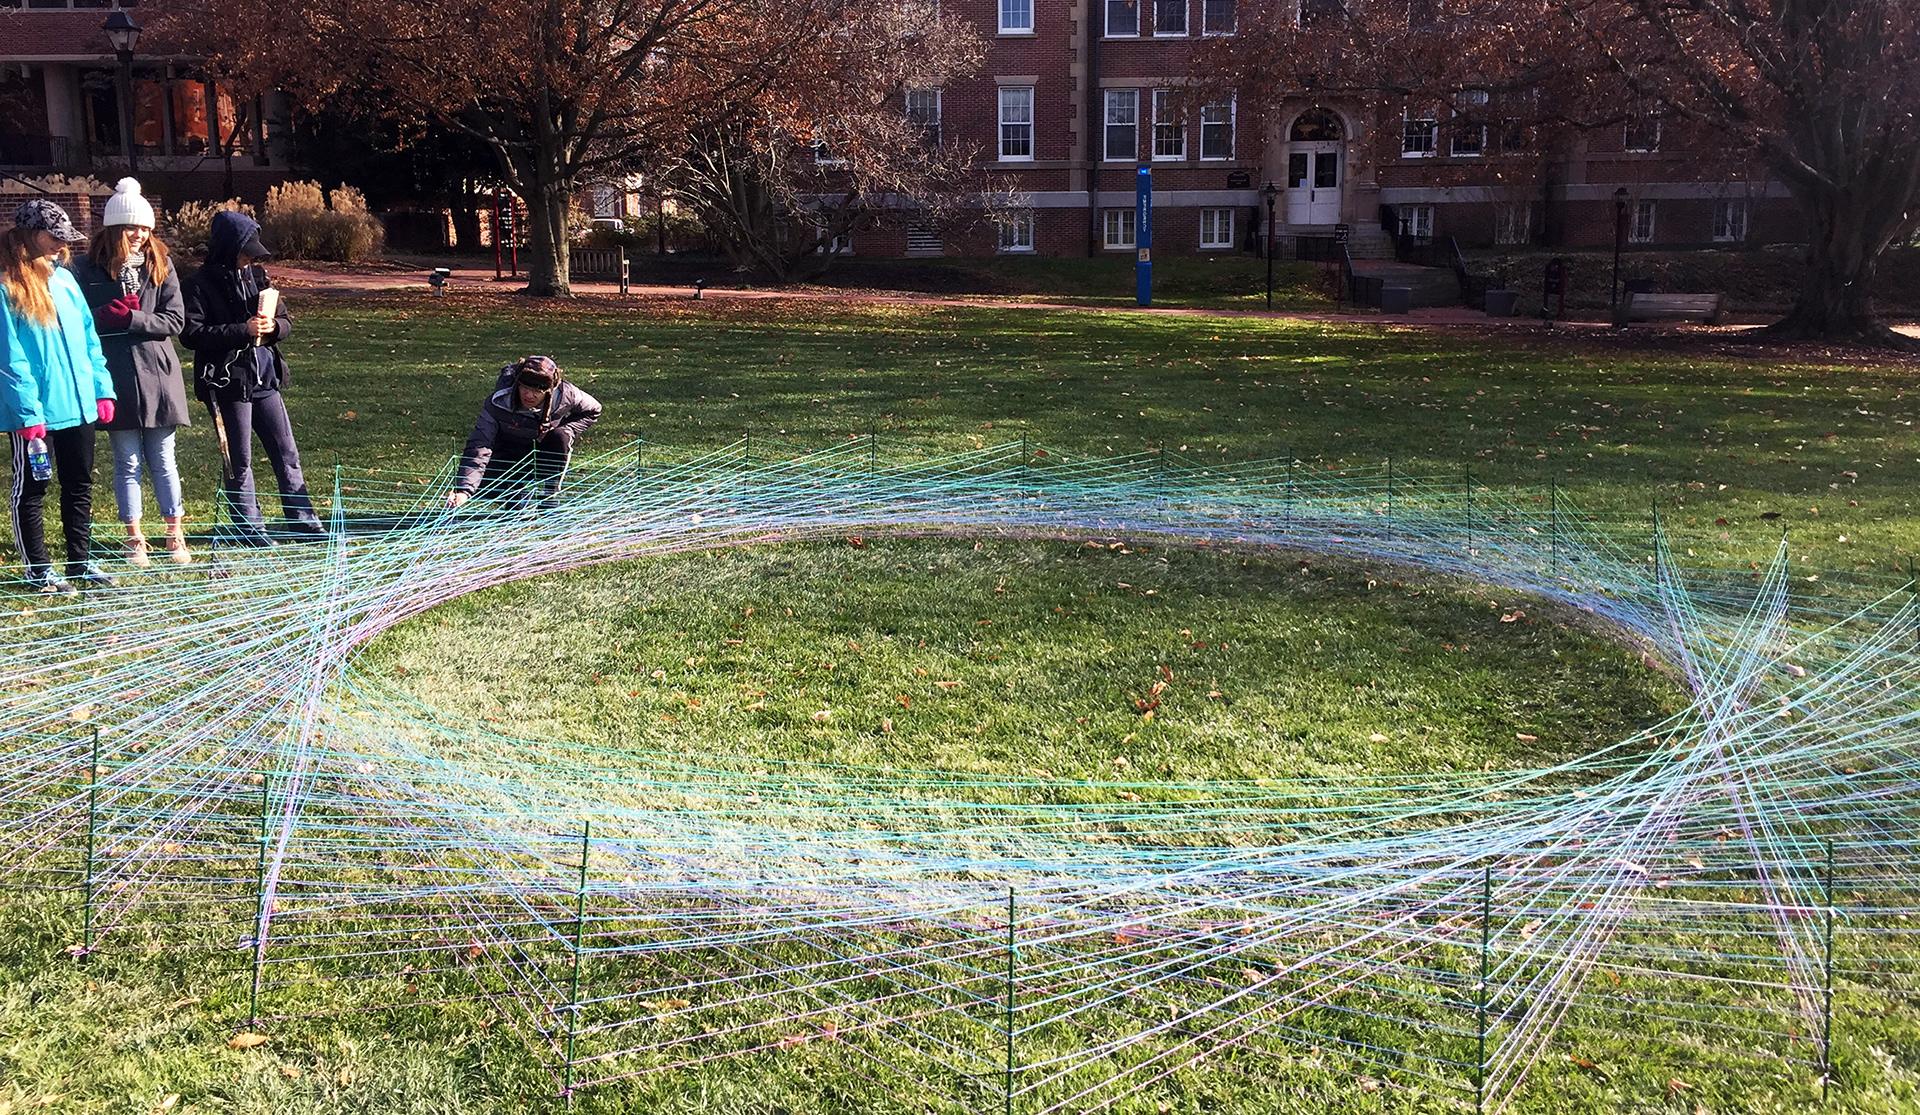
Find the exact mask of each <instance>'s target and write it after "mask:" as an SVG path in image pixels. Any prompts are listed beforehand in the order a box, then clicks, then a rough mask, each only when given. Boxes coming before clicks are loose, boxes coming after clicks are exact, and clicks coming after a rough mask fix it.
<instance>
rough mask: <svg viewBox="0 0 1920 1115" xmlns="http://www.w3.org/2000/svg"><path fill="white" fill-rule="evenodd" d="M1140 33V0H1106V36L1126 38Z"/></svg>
mask: <svg viewBox="0 0 1920 1115" xmlns="http://www.w3.org/2000/svg"><path fill="white" fill-rule="evenodd" d="M1138 34H1140V0H1107V38H1109V39H1127V38H1132V37H1134V36H1136V35H1138Z"/></svg>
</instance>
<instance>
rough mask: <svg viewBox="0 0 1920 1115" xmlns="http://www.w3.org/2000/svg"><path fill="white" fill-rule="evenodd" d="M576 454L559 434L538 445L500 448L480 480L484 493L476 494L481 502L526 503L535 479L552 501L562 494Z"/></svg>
mask: <svg viewBox="0 0 1920 1115" xmlns="http://www.w3.org/2000/svg"><path fill="white" fill-rule="evenodd" d="M572 455H573V447H572V446H571V445H569V444H567V438H566V436H565V435H564V434H561V433H560V432H558V431H555V432H553V433H550V434H548V435H547V436H546V437H544V438H541V439H540V443H539V445H538V446H535V445H533V444H531V443H526V442H522V443H518V444H515V443H512V442H505V443H502V444H499V445H496V446H494V450H493V456H492V457H491V458H489V459H488V460H487V471H486V472H485V473H483V474H482V475H481V477H480V490H479V491H478V492H476V493H475V494H476V495H478V496H479V497H480V498H481V499H494V500H502V501H505V502H508V503H513V504H518V503H523V502H525V501H526V499H527V490H526V489H527V482H528V481H530V480H531V481H538V482H539V485H540V493H541V495H542V496H545V497H548V498H551V497H552V496H554V495H557V494H558V493H559V491H560V481H561V479H562V478H563V477H565V476H566V475H567V462H568V460H569V459H570V458H571V457H572ZM529 457H531V458H532V461H531V464H529V462H528V458H529Z"/></svg>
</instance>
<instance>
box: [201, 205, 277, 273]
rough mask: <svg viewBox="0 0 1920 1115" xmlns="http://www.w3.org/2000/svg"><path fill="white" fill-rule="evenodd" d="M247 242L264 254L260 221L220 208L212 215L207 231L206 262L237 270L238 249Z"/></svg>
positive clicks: (238, 263)
mask: <svg viewBox="0 0 1920 1115" xmlns="http://www.w3.org/2000/svg"><path fill="white" fill-rule="evenodd" d="M249 243H251V244H252V245H253V246H254V247H255V248H256V249H259V254H261V255H265V254H266V252H265V250H264V249H263V248H261V245H260V222H259V221H256V220H254V219H253V218H252V217H249V216H247V215H246V214H245V213H238V212H235V211H233V210H231V209H222V210H221V211H220V212H218V213H215V214H214V215H213V227H212V228H211V229H210V230H209V231H208V233H207V262H208V263H211V264H214V265H216V266H219V267H226V268H231V269H234V270H238V269H239V267H240V249H241V248H243V247H246V246H247V245H248V244H249Z"/></svg>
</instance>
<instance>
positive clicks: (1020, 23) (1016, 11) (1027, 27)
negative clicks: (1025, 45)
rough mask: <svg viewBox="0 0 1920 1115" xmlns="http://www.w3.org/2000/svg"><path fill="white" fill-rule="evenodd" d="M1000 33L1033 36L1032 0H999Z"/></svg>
mask: <svg viewBox="0 0 1920 1115" xmlns="http://www.w3.org/2000/svg"><path fill="white" fill-rule="evenodd" d="M1000 33H1001V34H1002V35H1031V34H1033V0H1000Z"/></svg>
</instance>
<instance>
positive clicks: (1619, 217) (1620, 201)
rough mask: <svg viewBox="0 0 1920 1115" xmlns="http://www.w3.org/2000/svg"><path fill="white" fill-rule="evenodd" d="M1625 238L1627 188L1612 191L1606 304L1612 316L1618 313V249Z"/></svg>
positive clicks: (1616, 315)
mask: <svg viewBox="0 0 1920 1115" xmlns="http://www.w3.org/2000/svg"><path fill="white" fill-rule="evenodd" d="M1626 240H1627V188H1626V187H1625V186H1622V187H1620V188H1619V189H1617V190H1615V191H1613V288H1612V290H1611V291H1610V292H1609V294H1608V296H1607V305H1608V307H1609V308H1610V309H1612V310H1613V313H1614V316H1615V317H1618V316H1619V315H1620V249H1621V247H1622V246H1623V245H1624V244H1625V243H1626Z"/></svg>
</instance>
